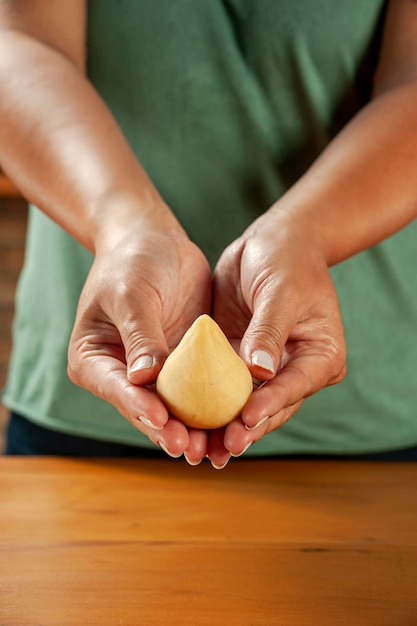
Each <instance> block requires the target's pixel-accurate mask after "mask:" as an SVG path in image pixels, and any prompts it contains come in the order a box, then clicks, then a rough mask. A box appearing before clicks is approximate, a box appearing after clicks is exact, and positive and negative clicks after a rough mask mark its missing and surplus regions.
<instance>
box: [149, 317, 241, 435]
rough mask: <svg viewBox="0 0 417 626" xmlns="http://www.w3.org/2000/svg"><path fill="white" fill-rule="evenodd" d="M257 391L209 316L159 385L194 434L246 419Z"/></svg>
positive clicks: (174, 357)
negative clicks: (243, 415) (240, 417)
mask: <svg viewBox="0 0 417 626" xmlns="http://www.w3.org/2000/svg"><path fill="white" fill-rule="evenodd" d="M252 390H253V384H252V376H251V374H250V372H249V370H248V368H247V366H246V364H245V363H244V362H243V361H242V359H241V358H240V357H239V356H238V355H237V354H236V352H235V351H234V349H233V348H232V346H231V345H230V343H229V341H228V340H227V338H226V336H225V335H224V334H223V332H222V330H221V329H220V327H219V326H218V325H217V324H216V322H215V321H214V320H212V319H211V317H209V316H208V315H201V316H200V317H198V318H197V319H196V320H195V322H194V323H193V325H192V326H191V327H190V328H189V329H188V330H187V332H186V333H185V335H184V337H183V338H182V340H181V341H180V343H179V344H178V346H177V347H176V348H175V350H174V351H173V352H172V353H171V354H170V355H169V356H168V358H167V360H166V361H165V363H164V366H163V367H162V369H161V371H160V373H159V376H158V378H157V381H156V391H157V393H158V395H159V397H160V398H161V399H162V400H163V402H164V404H165V406H166V407H167V408H168V410H169V411H170V412H171V413H172V415H174V416H175V417H177V418H178V419H179V420H181V421H182V422H183V423H184V424H186V425H187V426H191V427H193V428H220V427H221V426H225V425H226V424H228V423H229V422H231V421H232V420H233V419H234V418H235V417H237V416H238V415H240V413H241V411H242V409H243V407H244V406H245V404H246V402H247V400H248V398H249V396H250V395H251V393H252Z"/></svg>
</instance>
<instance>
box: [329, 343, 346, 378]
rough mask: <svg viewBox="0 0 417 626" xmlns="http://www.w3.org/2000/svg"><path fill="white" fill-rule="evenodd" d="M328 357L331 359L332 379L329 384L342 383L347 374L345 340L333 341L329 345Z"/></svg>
mask: <svg viewBox="0 0 417 626" xmlns="http://www.w3.org/2000/svg"><path fill="white" fill-rule="evenodd" d="M327 354H328V358H329V361H330V374H331V375H330V380H329V384H330V385H334V384H337V383H340V382H341V381H342V380H343V379H344V378H345V376H346V373H347V363H346V346H345V343H344V342H340V341H332V342H331V343H330V344H329V345H328V351H327Z"/></svg>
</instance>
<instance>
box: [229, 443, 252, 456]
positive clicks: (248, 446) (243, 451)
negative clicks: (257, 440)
mask: <svg viewBox="0 0 417 626" xmlns="http://www.w3.org/2000/svg"><path fill="white" fill-rule="evenodd" d="M252 444H253V441H249V443H248V444H247V445H246V446H245V447H244V448H243V450H242V452H239V454H233V452H231V453H230V454H231V455H232V456H234V457H235V458H236V457H238V456H242V454H245V452H246V450H247V449H248V448H250V446H251V445H252Z"/></svg>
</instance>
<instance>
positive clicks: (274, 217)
mask: <svg viewBox="0 0 417 626" xmlns="http://www.w3.org/2000/svg"><path fill="white" fill-rule="evenodd" d="M214 279H215V282H214V318H215V319H216V321H217V322H218V324H219V325H220V326H221V328H222V329H223V331H224V332H225V334H226V336H227V337H228V338H229V340H230V341H231V342H232V343H233V344H234V345H235V346H236V347H237V349H238V350H239V352H240V355H241V357H242V358H243V359H244V361H245V362H246V363H247V365H248V367H249V369H250V371H251V373H252V375H253V377H254V378H255V379H258V380H260V381H267V382H266V383H265V384H263V385H261V386H260V387H259V388H258V389H257V390H256V391H255V392H254V393H253V395H252V396H251V398H250V399H249V401H248V403H247V405H246V407H245V408H244V410H243V412H242V416H241V417H240V418H238V419H236V420H235V421H234V422H232V423H231V424H229V425H228V426H227V427H226V429H225V431H224V433H223V432H222V433H219V432H215V433H212V435H211V436H210V440H209V444H208V446H209V457H210V458H211V460H212V462H213V463H214V464H215V465H216V466H221V465H224V464H225V463H226V462H227V460H228V458H229V457H230V455H234V456H239V455H240V454H242V452H243V451H244V450H245V449H247V447H248V446H249V445H250V444H251V443H253V442H255V441H257V440H258V439H260V438H261V437H262V436H263V435H265V434H266V433H269V432H271V431H272V430H275V429H276V428H279V427H280V426H282V424H284V423H285V422H286V421H287V420H288V419H289V418H290V417H291V416H292V415H293V414H294V413H295V412H296V410H297V409H298V408H299V407H300V405H301V404H302V402H303V400H304V398H306V397H308V396H310V395H312V394H313V393H315V392H316V391H318V390H319V389H321V388H323V387H325V386H327V385H331V384H334V383H337V382H339V381H340V380H342V378H343V377H344V374H345V370H346V365H345V355H346V349H345V341H344V334H343V326H342V321H341V317H340V311H339V306H338V301H337V296H336V292H335V289H334V286H333V283H332V280H331V277H330V274H329V270H328V267H327V263H326V259H325V256H324V254H323V253H322V252H321V248H320V245H319V243H318V242H317V241H315V240H314V237H313V235H312V230H311V229H310V228H309V227H308V223H303V221H302V220H297V219H296V218H295V217H294V216H291V215H290V214H287V213H286V212H285V211H284V210H282V209H280V208H278V206H276V207H274V208H272V209H271V210H270V211H268V212H267V213H265V214H264V215H263V216H262V217H261V218H259V219H258V220H257V221H256V222H254V223H253V224H252V225H251V226H250V227H249V228H248V230H247V231H246V232H245V233H244V234H243V235H242V236H241V237H240V238H239V239H237V240H236V241H235V242H234V243H233V244H231V245H230V246H229V247H228V248H227V249H226V250H225V252H224V253H223V255H222V256H221V258H220V260H219V262H218V265H217V267H216V270H215V274H214ZM239 346H240V347H239Z"/></svg>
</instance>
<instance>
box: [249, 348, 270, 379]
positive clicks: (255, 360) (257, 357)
mask: <svg viewBox="0 0 417 626" xmlns="http://www.w3.org/2000/svg"><path fill="white" fill-rule="evenodd" d="M252 364H253V365H256V366H257V367H261V368H262V369H263V370H266V371H267V372H271V374H274V373H275V366H274V361H273V359H272V357H271V355H270V354H269V353H268V352H266V350H255V352H252Z"/></svg>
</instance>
